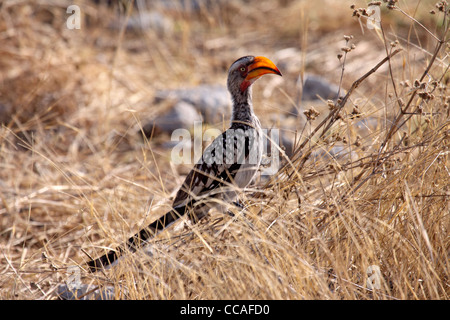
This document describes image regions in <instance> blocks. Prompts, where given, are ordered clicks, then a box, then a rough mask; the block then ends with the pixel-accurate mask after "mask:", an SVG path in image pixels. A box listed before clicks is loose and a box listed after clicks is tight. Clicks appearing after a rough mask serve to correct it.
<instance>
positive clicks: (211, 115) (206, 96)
mask: <svg viewBox="0 0 450 320" xmlns="http://www.w3.org/2000/svg"><path fill="white" fill-rule="evenodd" d="M167 99H171V100H175V101H184V102H187V103H189V104H191V105H192V106H194V107H195V108H196V109H197V110H198V111H200V113H201V114H202V116H203V120H204V121H206V122H208V123H218V122H221V121H222V120H223V119H229V117H230V115H231V107H230V96H229V93H228V90H227V89H226V88H225V87H224V86H218V85H200V86H197V87H193V88H186V89H175V90H161V91H158V92H157V93H156V96H155V102H156V103H158V102H160V101H162V100H167Z"/></svg>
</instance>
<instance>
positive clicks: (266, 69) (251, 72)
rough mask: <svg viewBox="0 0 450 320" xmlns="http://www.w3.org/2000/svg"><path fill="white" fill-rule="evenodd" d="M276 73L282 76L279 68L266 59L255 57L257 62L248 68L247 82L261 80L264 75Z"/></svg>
mask: <svg viewBox="0 0 450 320" xmlns="http://www.w3.org/2000/svg"><path fill="white" fill-rule="evenodd" d="M268 73H274V74H277V75H279V76H281V72H280V70H278V68H277V66H276V65H275V64H274V63H273V62H272V61H270V60H269V59H267V58H266V57H255V61H254V62H253V63H252V64H251V65H250V66H249V67H248V74H247V77H245V80H247V81H249V80H252V79H255V78H259V77H261V76H262V75H265V74H268Z"/></svg>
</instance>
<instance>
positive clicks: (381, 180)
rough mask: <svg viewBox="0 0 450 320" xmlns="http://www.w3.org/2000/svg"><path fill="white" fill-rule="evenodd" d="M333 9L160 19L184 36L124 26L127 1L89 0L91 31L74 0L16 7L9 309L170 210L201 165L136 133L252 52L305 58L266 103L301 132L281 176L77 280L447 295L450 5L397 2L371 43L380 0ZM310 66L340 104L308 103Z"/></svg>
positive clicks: (241, 294) (158, 286)
mask: <svg viewBox="0 0 450 320" xmlns="http://www.w3.org/2000/svg"><path fill="white" fill-rule="evenodd" d="M324 2H326V4H327V6H329V8H328V9H330V10H323V6H322V4H321V2H320V1H318V2H314V3H311V2H295V1H275V0H270V1H265V2H263V3H260V2H258V1H250V2H241V1H237V2H232V3H229V4H227V5H225V6H224V7H222V8H220V10H219V8H218V7H217V8H216V7H213V8H212V9H211V8H208V7H206V6H205V7H202V8H201V10H199V11H198V12H190V13H188V12H185V11H182V10H181V9H178V10H167V9H165V11H164V10H163V9H161V8H160V9H159V10H162V12H164V13H165V14H167V16H169V17H170V19H172V20H173V21H175V26H174V30H172V31H171V33H170V34H169V35H167V34H165V35H161V34H158V32H156V31H153V30H143V31H139V30H138V31H130V30H126V29H125V28H124V27H123V26H124V25H123V22H120V23H117V22H115V21H116V18H117V15H119V16H123V17H130V16H131V11H127V6H126V2H124V3H125V6H121V7H119V8H117V9H116V10H112V9H110V8H107V7H106V6H103V5H96V4H94V3H93V2H91V1H87V0H86V1H80V4H79V5H80V6H81V7H82V8H83V14H84V16H83V17H84V19H83V23H84V25H83V26H82V28H81V29H80V30H79V31H73V30H67V29H66V28H64V27H61V26H64V22H65V19H66V18H67V15H66V13H65V9H66V8H67V6H69V5H70V4H71V3H70V2H69V1H67V2H64V1H61V2H58V3H47V2H46V3H41V2H39V3H38V4H36V3H27V2H25V1H23V2H14V1H12V2H11V1H6V2H3V4H2V6H1V7H0V13H1V16H2V17H3V18H2V20H1V21H0V32H1V35H2V46H1V47H0V70H1V87H0V121H1V122H2V127H1V129H0V159H1V160H0V168H1V169H0V179H1V180H0V200H1V205H0V251H1V252H0V261H1V269H0V297H1V298H2V299H18V298H19V299H51V298H54V297H55V295H54V293H55V290H56V288H57V286H58V284H60V283H63V282H64V281H66V280H67V278H68V277H69V276H70V274H69V272H68V270H67V267H68V266H70V265H82V264H83V263H84V262H85V261H87V260H88V259H89V258H88V256H87V255H90V256H92V257H96V256H97V255H99V254H100V253H102V252H103V249H104V248H105V247H114V246H115V245H117V244H119V243H121V242H122V241H123V240H124V239H127V238H128V237H129V236H130V234H133V233H134V232H135V231H137V230H138V229H139V228H140V227H142V226H143V225H146V224H147V223H148V222H150V220H152V219H153V218H155V217H157V216H158V215H159V214H161V213H163V212H165V211H166V210H167V208H168V206H169V205H170V197H171V196H173V193H174V192H175V191H176V189H177V187H178V186H179V185H180V183H181V182H182V179H183V174H185V171H186V170H187V169H189V166H186V167H179V168H177V167H174V166H172V165H170V150H167V149H164V148H162V147H161V146H160V142H161V141H167V140H168V139H170V137H167V136H158V137H152V138H151V139H150V140H148V141H144V142H143V141H142V140H141V139H140V138H139V128H141V127H142V125H143V123H145V122H146V121H148V119H153V118H154V117H155V116H156V115H157V114H159V113H161V112H163V111H164V109H165V108H166V107H167V106H166V105H165V104H154V103H153V102H152V97H153V95H154V92H155V90H158V89H162V88H168V87H169V88H176V87H180V86H181V87H183V86H191V85H195V84H198V83H204V82H208V83H224V80H225V75H226V68H227V67H228V65H229V63H230V62H232V61H234V60H233V59H235V58H237V57H238V56H241V55H244V54H249V53H254V52H256V53H258V54H264V55H266V56H269V57H271V58H272V57H273V56H276V55H277V54H279V52H280V49H282V48H286V47H291V48H293V49H292V50H294V52H298V54H299V55H294V56H290V57H287V58H286V51H284V53H285V55H284V56H282V57H284V59H285V60H284V61H281V62H282V63H281V66H280V69H281V68H282V67H283V66H284V68H285V69H286V70H282V72H283V73H284V75H285V77H284V78H285V82H284V83H282V84H272V83H269V82H267V81H266V82H264V81H261V83H258V84H257V85H256V86H257V88H255V97H254V102H255V106H256V112H257V113H258V114H259V115H261V119H262V122H263V123H264V125H265V126H266V127H277V126H278V127H280V128H281V129H286V131H287V134H288V135H289V134H291V136H292V137H294V138H295V140H296V147H295V150H294V152H293V156H292V157H291V158H289V159H288V158H287V157H285V158H284V162H283V167H282V169H281V170H280V172H279V173H278V174H277V175H276V176H274V177H272V179H271V180H270V181H261V182H259V183H258V184H257V185H255V186H253V187H252V188H251V190H249V192H247V193H246V194H245V195H244V205H245V210H243V211H242V212H237V215H236V216H235V217H234V218H231V217H229V216H227V215H223V213H221V212H216V211H214V212H211V214H210V216H209V217H208V218H207V219H205V220H202V221H201V222H200V223H199V224H196V225H190V224H185V225H184V226H183V225H182V226H181V227H176V228H174V230H170V231H168V232H165V233H163V234H161V235H160V236H159V237H158V238H156V239H154V240H153V241H151V243H150V245H149V246H148V247H147V249H146V250H141V251H139V252H137V253H135V254H132V255H128V256H126V257H125V258H124V259H123V260H121V261H120V263H119V264H118V265H117V266H116V267H114V268H112V269H111V270H108V271H106V272H104V273H99V274H95V275H93V274H89V273H87V272H84V271H83V272H82V274H81V275H80V276H81V278H80V280H81V281H82V282H83V283H91V284H94V285H96V286H98V287H100V288H104V287H108V286H112V287H114V288H115V295H116V298H127V299H448V298H449V295H450V290H449V286H450V283H449V270H450V268H449V267H450V266H449V261H450V260H449V248H450V243H449V226H450V217H449V212H450V208H449V199H450V189H449V187H450V170H449V169H450V168H449V161H448V158H449V143H450V121H449V116H450V115H449V110H450V109H449V103H450V95H449V89H448V81H449V72H448V68H449V61H448V60H449V58H448V54H449V44H448V39H449V36H448V26H449V18H450V17H449V11H448V10H449V8H448V5H446V4H445V3H444V2H443V1H440V2H438V5H437V6H435V5H434V4H435V2H430V1H408V3H405V2H396V1H389V2H388V3H387V4H386V3H384V2H385V1H384V2H383V3H381V13H382V18H383V19H382V24H381V29H379V30H378V31H370V30H367V29H366V28H365V27H364V24H365V22H366V21H367V16H366V15H367V11H364V10H362V9H358V8H359V7H364V6H365V5H366V3H365V2H361V3H357V4H356V5H355V6H354V7H352V8H353V9H349V8H350V4H351V2H348V3H345V4H342V3H341V2H339V3H337V2H336V3H330V2H328V1H324ZM388 7H389V8H390V9H388ZM430 10H433V11H434V13H430ZM352 11H353V12H354V14H353V15H354V17H353V18H352ZM274 14H276V15H277V16H278V17H279V19H277V21H276V22H273V19H269V18H270V17H271V16H273V15H274ZM306 16H307V17H308V19H307V20H306V22H305V20H303V22H299V18H300V17H303V18H304V17H306ZM342 21H344V22H342ZM358 21H359V22H358ZM114 23H115V25H116V28H110V26H111V25H112V24H114ZM361 28H363V30H364V34H362V31H361ZM344 34H347V35H349V34H353V37H349V36H346V37H345V38H344V40H342V41H341V39H342V38H343V37H344ZM352 44H356V47H352ZM299 45H301V46H302V48H301V49H302V50H303V53H300V49H298V47H299ZM341 47H343V49H342V51H341V50H340V48H341ZM295 50H297V51H295ZM337 53H340V59H338V58H336V54H337ZM274 60H275V59H274ZM275 61H276V60H275ZM305 72H317V73H321V74H322V75H324V76H327V78H328V79H330V80H332V81H334V82H336V83H339V82H341V87H342V89H343V91H342V92H343V93H341V97H340V98H339V99H338V100H337V101H328V102H327V101H322V102H321V103H319V104H316V105H314V106H313V107H310V106H309V105H302V104H301V101H300V99H299V97H300V96H301V94H300V93H299V91H298V90H299V88H298V79H299V78H302V77H303V74H304V73H305ZM340 79H342V81H340ZM269 85H273V86H272V87H273V88H274V89H273V90H272V92H271V95H270V96H266V95H264V94H263V93H262V92H263V89H264V87H265V86H269ZM293 106H295V109H296V110H303V111H304V112H305V113H304V115H303V113H301V114H300V116H299V117H303V116H305V117H306V118H305V119H306V120H305V121H303V122H301V121H300V120H299V118H294V117H292V116H290V115H289V110H290V109H291V108H292V107H293ZM299 123H303V124H301V125H299ZM216 125H217V127H219V128H222V127H223V126H224V125H226V123H225V124H223V123H220V124H216ZM374 270H375V271H374ZM378 270H379V272H378Z"/></svg>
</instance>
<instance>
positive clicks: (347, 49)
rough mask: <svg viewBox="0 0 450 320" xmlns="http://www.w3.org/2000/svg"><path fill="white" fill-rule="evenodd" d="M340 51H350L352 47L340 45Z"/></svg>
mask: <svg viewBox="0 0 450 320" xmlns="http://www.w3.org/2000/svg"><path fill="white" fill-rule="evenodd" d="M341 51H344V52H350V51H352V48H350V47H342V48H341Z"/></svg>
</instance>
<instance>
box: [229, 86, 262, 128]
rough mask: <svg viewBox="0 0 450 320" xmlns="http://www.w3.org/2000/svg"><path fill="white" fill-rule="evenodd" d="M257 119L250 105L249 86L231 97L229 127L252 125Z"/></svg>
mask: <svg viewBox="0 0 450 320" xmlns="http://www.w3.org/2000/svg"><path fill="white" fill-rule="evenodd" d="M256 121H258V119H257V117H256V115H255V113H254V112H253V106H252V95H251V91H250V88H249V89H248V90H245V92H243V93H240V94H239V95H237V96H234V97H233V111H232V115H231V127H241V126H245V125H247V126H254V125H255V122H256Z"/></svg>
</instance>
